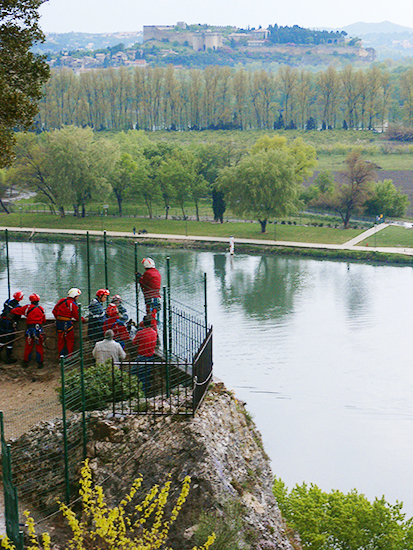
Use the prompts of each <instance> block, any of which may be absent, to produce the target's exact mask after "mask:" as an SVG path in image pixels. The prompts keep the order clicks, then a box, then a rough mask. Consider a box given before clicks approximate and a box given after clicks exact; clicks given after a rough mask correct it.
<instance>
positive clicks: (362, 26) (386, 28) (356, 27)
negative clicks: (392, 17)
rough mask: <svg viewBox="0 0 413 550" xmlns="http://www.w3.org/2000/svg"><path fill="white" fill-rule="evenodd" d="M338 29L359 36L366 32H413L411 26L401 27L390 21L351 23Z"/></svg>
mask: <svg viewBox="0 0 413 550" xmlns="http://www.w3.org/2000/svg"><path fill="white" fill-rule="evenodd" d="M338 30H340V31H345V32H346V33H347V34H348V35H350V36H359V37H361V35H366V34H393V33H410V34H413V29H412V28H411V27H403V26H402V25H396V24H395V23H391V22H390V21H382V22H381V23H362V22H358V23H353V24H351V25H347V26H346V27H340V29H338Z"/></svg>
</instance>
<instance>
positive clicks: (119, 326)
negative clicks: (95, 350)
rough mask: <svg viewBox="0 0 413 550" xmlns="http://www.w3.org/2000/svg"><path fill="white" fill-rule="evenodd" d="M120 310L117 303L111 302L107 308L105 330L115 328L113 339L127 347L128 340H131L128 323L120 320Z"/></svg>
mask: <svg viewBox="0 0 413 550" xmlns="http://www.w3.org/2000/svg"><path fill="white" fill-rule="evenodd" d="M119 317H120V315H119V310H118V307H117V305H116V304H113V303H112V304H109V305H108V307H107V308H106V319H105V322H104V323H103V332H104V333H105V332H106V331H107V330H113V339H114V340H115V342H119V344H120V345H121V346H122V347H125V344H126V343H127V342H130V335H129V332H128V329H127V328H126V325H125V323H124V322H123V321H121V320H120V318H119Z"/></svg>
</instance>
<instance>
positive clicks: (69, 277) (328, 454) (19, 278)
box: [0, 243, 413, 517]
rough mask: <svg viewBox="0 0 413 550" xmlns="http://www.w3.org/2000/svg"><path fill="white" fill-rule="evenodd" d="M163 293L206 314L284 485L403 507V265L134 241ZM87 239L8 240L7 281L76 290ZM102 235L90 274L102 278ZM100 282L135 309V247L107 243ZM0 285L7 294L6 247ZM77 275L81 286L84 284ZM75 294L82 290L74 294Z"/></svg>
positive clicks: (51, 296) (50, 301)
mask: <svg viewBox="0 0 413 550" xmlns="http://www.w3.org/2000/svg"><path fill="white" fill-rule="evenodd" d="M138 250H139V257H142V256H144V255H151V256H152V257H153V258H154V259H155V260H156V262H157V264H158V266H159V269H160V271H161V273H162V274H163V276H164V277H165V266H166V256H170V258H171V259H170V265H171V280H172V295H173V297H174V299H176V300H178V301H180V302H181V303H185V304H187V305H188V306H189V307H191V308H194V309H196V310H199V311H201V312H202V310H203V284H202V282H203V273H204V272H205V273H206V274H207V281H208V283H207V287H208V320H209V322H210V323H212V324H213V326H214V372H215V375H216V376H217V377H219V378H221V379H222V380H223V381H224V382H225V384H226V386H227V387H228V388H230V389H232V390H233V391H234V392H235V394H236V396H237V397H238V398H239V399H241V400H243V401H245V402H246V403H247V408H248V410H249V411H250V412H251V414H252V416H253V418H254V420H255V422H256V424H257V426H258V429H259V430H260V432H261V434H262V436H263V440H264V446H265V449H266V451H267V454H268V455H269V456H270V458H271V460H272V469H273V472H274V474H275V475H276V476H278V477H281V478H282V479H283V480H284V482H285V483H286V484H287V486H288V487H289V488H291V487H292V486H294V485H295V483H302V482H303V481H305V482H307V483H314V484H317V485H318V486H319V487H321V488H322V489H323V490H326V491H330V490H331V489H339V490H341V491H344V492H347V491H350V490H351V489H353V488H356V489H357V490H358V491H359V492H361V493H364V494H365V495H366V496H367V497H368V498H370V499H373V498H374V497H375V496H377V497H381V496H382V495H384V496H385V498H386V499H387V500H388V501H389V502H390V503H395V502H396V500H399V501H403V502H404V508H403V509H404V511H405V512H406V514H407V516H409V517H410V516H413V476H411V463H412V459H413V400H412V397H413V366H412V358H411V355H412V353H411V348H412V336H411V334H412V330H413V291H412V290H413V270H412V269H411V268H409V267H392V266H374V265H362V264H353V263H351V264H348V263H345V262H338V261H334V262H333V261H325V260H324V261H319V260H312V259H302V258H283V257H278V258H277V257H272V256H266V255H244V254H236V255H235V256H234V257H230V256H229V255H228V254H225V253H212V252H199V251H183V250H165V249H159V248H157V249H156V248H153V249H152V248H148V247H139V249H138ZM85 254H86V252H85V246H84V245H83V244H81V243H75V244H61V243H60V244H33V243H10V258H11V261H10V267H11V283H12V292H13V291H14V290H15V289H18V288H21V289H22V290H24V292H25V293H26V296H28V294H29V293H30V292H31V291H36V292H39V294H41V296H42V303H43V304H44V305H45V308H46V311H47V312H48V313H50V312H51V309H52V307H53V305H54V303H55V301H56V300H57V299H58V298H59V297H61V296H64V295H65V293H66V292H67V289H68V288H69V287H71V286H80V287H81V288H83V289H85V285H86V283H85V281H86V279H85V273H86V271H85V270H86V267H85V265H86V261H85ZM102 258H103V253H102V249H101V246H100V244H95V245H94V247H93V252H92V262H93V266H92V272H91V277H92V283H93V284H94V285H95V287H97V288H98V287H100V286H104V284H103V281H104V279H103V278H102V277H103V267H102V266H103V263H102V261H103V260H102ZM109 259H110V262H111V267H110V269H109V286H110V288H111V290H112V292H119V293H120V294H122V296H123V297H124V298H125V301H126V303H127V305H128V309H129V310H130V311H132V310H133V306H132V304H133V299H134V298H133V292H134V281H133V262H134V256H133V245H132V244H130V245H125V244H124V245H116V244H114V243H112V244H111V245H110V247H109ZM0 277H1V279H0V290H1V292H2V295H5V294H6V292H7V280H6V273H5V270H4V258H3V261H2V264H1V272H0ZM82 285H83V286H82ZM84 304H85V305H86V304H87V300H84Z"/></svg>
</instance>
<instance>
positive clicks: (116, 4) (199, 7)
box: [40, 0, 413, 33]
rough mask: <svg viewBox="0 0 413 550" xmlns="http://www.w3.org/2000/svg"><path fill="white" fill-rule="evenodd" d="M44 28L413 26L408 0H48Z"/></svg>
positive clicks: (108, 30)
mask: <svg viewBox="0 0 413 550" xmlns="http://www.w3.org/2000/svg"><path fill="white" fill-rule="evenodd" d="M40 14H41V20H40V25H41V27H42V29H43V31H45V32H59V33H64V32H72V31H74V32H90V33H113V32H121V31H123V32H126V31H128V32H130V31H141V30H142V28H143V26H144V25H174V24H176V22H177V21H185V22H186V23H188V24H197V23H207V24H209V25H222V26H225V25H234V26H237V27H241V28H246V27H247V26H248V25H250V27H258V26H259V25H261V26H262V27H267V26H268V25H270V24H271V25H274V24H275V23H277V24H278V25H283V26H284V25H289V26H291V25H299V26H301V27H307V28H319V27H331V28H339V27H344V26H346V25H350V24H352V23H358V22H365V23H380V22H382V21H391V22H392V23H397V24H399V25H403V26H406V27H412V28H413V3H412V1H411V0H393V1H392V2H389V0H346V1H341V2H334V3H333V2H332V1H331V0H292V1H284V0H282V1H281V0H277V1H276V2H274V0H237V1H234V0H208V1H203V2H199V1H197V0H150V1H148V2H139V1H137V0H115V1H113V0H47V2H46V3H45V4H43V5H42V6H41V8H40Z"/></svg>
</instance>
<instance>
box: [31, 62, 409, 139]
mask: <svg viewBox="0 0 413 550" xmlns="http://www.w3.org/2000/svg"><path fill="white" fill-rule="evenodd" d="M39 109H40V112H39V115H38V117H37V125H38V127H39V128H40V129H42V130H51V129H55V128H61V127H62V126H64V125H75V126H80V127H85V126H89V127H91V128H93V129H95V130H128V129H142V130H150V131H154V130H165V129H166V130H181V131H183V130H203V129H241V130H249V129H264V130H265V129H274V128H275V129H277V128H286V129H295V128H298V129H306V130H313V129H328V128H334V129H335V128H344V129H370V130H372V129H375V128H378V129H382V128H384V127H386V125H387V124H388V122H396V123H404V124H406V125H409V126H412V125H413V68H411V67H409V68H406V69H402V68H399V70H395V71H393V72H390V71H389V70H388V69H386V68H383V67H382V66H379V65H374V66H372V67H370V68H367V69H366V68H359V69H357V68H354V67H353V66H352V65H346V66H345V67H344V68H343V69H342V70H341V71H338V70H337V69H336V68H335V67H334V66H333V65H330V66H329V67H328V68H326V69H325V70H321V71H318V72H316V73H313V72H310V71H309V70H307V69H304V68H292V67H290V66H288V65H285V66H282V67H280V68H279V70H278V71H277V72H276V73H273V72H270V71H266V70H257V71H248V70H246V69H243V68H240V69H232V68H230V67H219V66H209V67H206V68H205V69H204V70H200V69H189V70H179V69H175V68H174V67H173V66H172V65H170V66H168V67H164V68H162V67H155V68H146V69H142V68H133V69H130V68H126V67H121V68H119V69H113V68H112V69H110V68H109V69H97V70H93V71H89V72H84V73H81V74H79V75H75V74H74V73H73V72H72V71H71V70H69V69H63V70H59V71H52V75H51V78H50V80H49V81H48V82H47V84H46V85H45V87H44V97H43V99H42V100H41V101H40V105H39Z"/></svg>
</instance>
